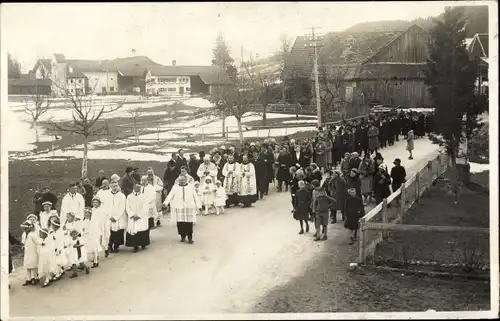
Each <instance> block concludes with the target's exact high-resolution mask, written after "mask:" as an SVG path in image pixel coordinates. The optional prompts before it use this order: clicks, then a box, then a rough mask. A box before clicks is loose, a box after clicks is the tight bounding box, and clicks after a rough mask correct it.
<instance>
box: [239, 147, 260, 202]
mask: <svg viewBox="0 0 500 321" xmlns="http://www.w3.org/2000/svg"><path fill="white" fill-rule="evenodd" d="M239 169H240V171H239V173H238V177H239V180H240V181H239V184H238V185H239V186H238V187H239V188H238V202H239V203H241V204H243V207H250V206H252V203H253V202H255V201H256V199H255V196H256V195H257V180H256V178H255V166H254V165H253V164H252V163H251V162H250V160H249V158H248V156H246V155H245V156H243V161H242V162H241V165H240V166H239Z"/></svg>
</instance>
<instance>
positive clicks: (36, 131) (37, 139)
mask: <svg viewBox="0 0 500 321" xmlns="http://www.w3.org/2000/svg"><path fill="white" fill-rule="evenodd" d="M31 127H33V129H34V130H35V141H36V142H37V143H39V142H40V132H39V131H38V123H37V121H36V120H33V123H32V126H31Z"/></svg>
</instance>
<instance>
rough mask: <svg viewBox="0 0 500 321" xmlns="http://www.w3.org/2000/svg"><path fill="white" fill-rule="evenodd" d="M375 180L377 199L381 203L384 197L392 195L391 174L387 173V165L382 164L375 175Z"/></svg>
mask: <svg viewBox="0 0 500 321" xmlns="http://www.w3.org/2000/svg"><path fill="white" fill-rule="evenodd" d="M374 180H375V182H374V183H375V201H376V203H377V205H378V204H380V203H381V202H382V201H383V200H384V198H387V197H389V195H391V188H390V186H391V176H389V174H388V173H387V166H386V165H385V164H381V165H380V166H379V169H378V172H377V174H375V177H374Z"/></svg>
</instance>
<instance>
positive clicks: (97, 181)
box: [95, 169, 106, 189]
mask: <svg viewBox="0 0 500 321" xmlns="http://www.w3.org/2000/svg"><path fill="white" fill-rule="evenodd" d="M105 179H106V176H105V175H104V171H103V170H102V169H101V170H100V171H99V176H98V177H97V178H96V179H95V187H97V189H100V188H101V186H102V181H103V180H105Z"/></svg>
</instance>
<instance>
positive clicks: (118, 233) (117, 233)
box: [108, 182, 128, 253]
mask: <svg viewBox="0 0 500 321" xmlns="http://www.w3.org/2000/svg"><path fill="white" fill-rule="evenodd" d="M126 202H127V198H126V197H125V194H123V193H122V192H121V189H120V185H118V182H113V183H111V198H110V201H109V214H110V221H111V225H110V226H111V235H110V238H109V246H108V250H109V251H110V252H112V253H118V251H119V247H120V245H123V244H125V229H126V228H127V221H128V219H127V213H126V209H125V207H126Z"/></svg>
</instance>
